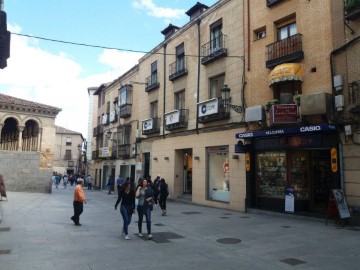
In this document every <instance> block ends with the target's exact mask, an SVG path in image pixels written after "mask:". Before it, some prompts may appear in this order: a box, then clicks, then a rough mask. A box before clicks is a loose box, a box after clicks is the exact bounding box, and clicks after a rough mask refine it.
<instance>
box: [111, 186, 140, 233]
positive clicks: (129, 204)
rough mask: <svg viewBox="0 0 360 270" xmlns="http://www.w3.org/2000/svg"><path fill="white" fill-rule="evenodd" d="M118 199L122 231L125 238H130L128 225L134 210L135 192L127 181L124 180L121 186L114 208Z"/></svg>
mask: <svg viewBox="0 0 360 270" xmlns="http://www.w3.org/2000/svg"><path fill="white" fill-rule="evenodd" d="M120 201H121V204H120V214H121V216H122V218H123V221H124V225H123V233H124V235H125V239H126V240H130V237H129V231H128V227H129V224H130V222H131V217H132V214H133V213H134V212H135V192H134V190H133V189H132V188H131V186H130V183H129V182H125V183H124V184H123V185H122V186H121V190H120V192H119V195H118V199H117V201H116V203H115V210H116V209H117V206H118V205H119V203H120Z"/></svg>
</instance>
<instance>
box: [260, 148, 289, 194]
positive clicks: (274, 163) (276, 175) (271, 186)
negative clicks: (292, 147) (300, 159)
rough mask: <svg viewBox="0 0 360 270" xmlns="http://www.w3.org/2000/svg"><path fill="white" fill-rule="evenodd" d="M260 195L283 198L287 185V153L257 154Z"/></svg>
mask: <svg viewBox="0 0 360 270" xmlns="http://www.w3.org/2000/svg"><path fill="white" fill-rule="evenodd" d="M257 163H258V167H257V168H258V171H257V174H258V181H259V184H258V196H264V197H274V198H283V197H284V190H285V187H286V153H285V152H267V153H261V154H258V155H257Z"/></svg>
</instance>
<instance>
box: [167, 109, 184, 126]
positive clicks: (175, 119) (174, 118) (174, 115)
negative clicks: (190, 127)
mask: <svg viewBox="0 0 360 270" xmlns="http://www.w3.org/2000/svg"><path fill="white" fill-rule="evenodd" d="M179 121H180V111H172V112H169V113H166V114H165V125H171V124H175V123H179Z"/></svg>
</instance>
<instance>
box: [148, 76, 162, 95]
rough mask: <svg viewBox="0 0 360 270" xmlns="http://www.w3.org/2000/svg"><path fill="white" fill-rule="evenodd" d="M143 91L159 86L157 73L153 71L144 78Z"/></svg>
mask: <svg viewBox="0 0 360 270" xmlns="http://www.w3.org/2000/svg"><path fill="white" fill-rule="evenodd" d="M145 85H146V86H145V92H149V91H151V90H154V89H156V88H158V87H159V86H160V83H159V82H158V78H157V73H154V74H152V75H150V76H149V77H147V78H146V79H145Z"/></svg>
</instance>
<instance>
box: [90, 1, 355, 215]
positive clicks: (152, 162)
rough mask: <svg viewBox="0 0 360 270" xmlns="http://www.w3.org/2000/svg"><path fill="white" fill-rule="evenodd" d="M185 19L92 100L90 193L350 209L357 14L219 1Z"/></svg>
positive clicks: (335, 4) (242, 206)
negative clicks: (125, 183)
mask: <svg viewBox="0 0 360 270" xmlns="http://www.w3.org/2000/svg"><path fill="white" fill-rule="evenodd" d="M345 4H346V3H345ZM355 9H356V7H355ZM353 12H355V13H353ZM186 14H187V15H188V16H189V22H188V23H187V24H185V25H184V26H182V27H177V26H175V25H172V24H169V26H168V27H167V28H165V29H163V31H162V33H163V34H164V41H162V42H161V43H159V44H158V46H156V47H155V48H154V49H153V50H152V51H150V52H149V53H148V54H146V55H145V56H144V57H142V58H141V59H140V60H139V64H138V65H137V66H136V67H134V68H133V69H131V70H129V71H128V72H127V73H125V74H124V75H122V76H120V77H119V78H117V79H116V80H114V81H113V82H111V83H105V84H103V85H101V86H100V87H99V88H98V89H97V90H96V91H95V96H97V98H98V104H96V105H94V107H96V108H94V112H95V111H96V112H97V113H96V116H97V120H96V122H97V123H96V125H94V133H93V137H94V139H95V140H96V142H94V145H96V147H94V146H93V147H92V149H93V160H94V168H95V169H94V170H95V171H94V174H95V175H96V178H97V179H99V181H98V185H99V187H100V188H101V187H104V183H106V181H107V178H108V177H109V176H110V175H114V176H115V179H116V176H117V175H121V176H123V177H130V178H134V180H135V181H137V179H138V178H139V177H148V176H149V175H151V176H152V178H154V177H155V176H156V175H160V176H161V177H164V178H165V180H166V181H167V182H168V183H169V187H170V193H171V196H173V197H174V198H178V197H181V196H186V197H190V198H191V200H192V201H193V202H195V203H198V204H202V205H208V206H213V207H221V208H225V209H233V210H238V211H246V209H247V208H248V207H250V208H259V209H268V210H272V211H290V212H295V213H313V214H320V215H324V214H325V213H326V207H327V204H328V200H329V195H330V194H331V192H332V190H335V189H341V190H342V191H343V192H344V193H345V197H346V200H347V201H348V203H349V204H350V205H352V206H354V207H355V208H358V207H359V206H360V186H359V185H360V182H359V179H360V178H359V169H358V166H357V165H356V164H358V161H359V157H360V154H359V153H360V151H359V134H360V125H359V124H360V123H359V111H360V110H359V105H360V103H359V97H360V94H359V93H358V92H359V89H360V88H359V87H358V86H359V78H360V75H359V72H360V68H359V61H358V58H359V53H358V52H359V50H358V49H359V44H358V41H357V40H358V36H359V35H358V32H359V19H358V18H357V15H356V14H358V13H357V11H356V10H355V11H353V10H350V9H348V7H347V6H345V14H344V2H343V1H287V0H264V1H231V0H222V1H218V2H217V3H215V4H214V5H213V6H211V7H207V6H205V5H203V4H201V3H199V2H198V3H196V4H195V5H194V6H193V7H191V8H190V9H189V10H188V11H187V12H186ZM354 14H355V15H354ZM344 16H345V17H344ZM113 111H114V112H113ZM111 114H117V115H118V118H117V120H115V119H114V118H112V119H113V120H112V121H108V122H107V120H106V119H108V117H110V115H111ZM109 119H110V118H109ZM114 149H116V150H114ZM100 153H101V154H100ZM285 192H287V193H288V194H287V195H289V196H292V197H293V198H294V199H293V201H292V202H291V203H290V205H289V204H288V202H287V201H286V200H285V198H287V197H286V196H285ZM291 204H292V205H291Z"/></svg>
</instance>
